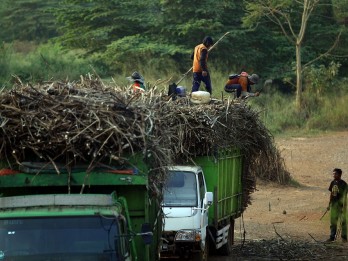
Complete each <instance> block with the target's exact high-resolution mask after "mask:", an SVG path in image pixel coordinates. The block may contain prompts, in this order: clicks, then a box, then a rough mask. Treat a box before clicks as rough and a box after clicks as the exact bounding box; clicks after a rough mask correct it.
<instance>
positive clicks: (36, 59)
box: [0, 44, 103, 86]
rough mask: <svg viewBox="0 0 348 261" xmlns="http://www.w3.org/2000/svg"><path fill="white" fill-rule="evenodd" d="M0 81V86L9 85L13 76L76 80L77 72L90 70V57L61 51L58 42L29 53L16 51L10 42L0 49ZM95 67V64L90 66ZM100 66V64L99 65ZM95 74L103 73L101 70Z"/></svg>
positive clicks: (27, 79) (77, 77)
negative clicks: (84, 57)
mask: <svg viewBox="0 0 348 261" xmlns="http://www.w3.org/2000/svg"><path fill="white" fill-rule="evenodd" d="M0 52H1V53H2V54H3V56H2V55H1V56H0V57H4V59H7V61H6V62H3V60H2V59H0V72H1V74H0V81H1V82H2V85H3V86H11V85H12V83H11V77H12V75H17V76H18V77H19V78H21V79H22V81H24V82H25V81H31V82H38V81H47V80H52V79H53V80H57V79H58V80H64V79H69V80H76V79H79V77H80V75H84V74H86V73H88V72H91V71H93V68H91V66H93V60H92V59H89V60H86V59H82V58H80V55H79V54H78V53H77V52H76V51H74V52H73V51H68V52H67V51H64V50H62V49H61V47H59V46H58V45H52V44H45V45H41V46H39V47H38V48H37V49H36V50H35V51H33V52H31V53H29V54H23V53H18V52H15V51H14V50H13V48H12V46H10V45H5V44H3V46H2V47H1V49H0ZM93 67H94V66H93ZM98 68H99V67H98ZM97 73H99V74H101V75H102V76H103V74H102V71H101V70H97Z"/></svg>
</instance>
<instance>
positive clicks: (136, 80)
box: [127, 71, 145, 93]
mask: <svg viewBox="0 0 348 261" xmlns="http://www.w3.org/2000/svg"><path fill="white" fill-rule="evenodd" d="M127 79H128V80H129V81H130V82H132V87H133V93H143V92H145V85H144V77H143V76H142V75H141V74H140V73H138V72H137V71H135V72H133V73H132V75H131V76H129V77H127Z"/></svg>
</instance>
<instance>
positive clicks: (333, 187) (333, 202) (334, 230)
mask: <svg viewBox="0 0 348 261" xmlns="http://www.w3.org/2000/svg"><path fill="white" fill-rule="evenodd" d="M332 175H333V178H334V179H333V181H331V183H330V187H329V191H330V192H331V193H330V202H329V206H328V210H330V223H331V224H330V238H329V239H328V240H327V241H328V242H329V241H334V240H335V239H336V238H337V236H338V235H339V229H341V238H342V241H343V242H347V183H346V182H345V181H344V180H342V179H341V176H342V170H341V169H338V168H335V169H334V170H333V173H332ZM339 221H340V223H338V222H339Z"/></svg>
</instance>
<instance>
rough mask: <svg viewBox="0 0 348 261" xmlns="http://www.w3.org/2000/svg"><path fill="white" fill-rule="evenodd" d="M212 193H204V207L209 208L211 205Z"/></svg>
mask: <svg viewBox="0 0 348 261" xmlns="http://www.w3.org/2000/svg"><path fill="white" fill-rule="evenodd" d="M213 199H214V196H213V192H205V196H204V205H205V206H210V205H212V204H213Z"/></svg>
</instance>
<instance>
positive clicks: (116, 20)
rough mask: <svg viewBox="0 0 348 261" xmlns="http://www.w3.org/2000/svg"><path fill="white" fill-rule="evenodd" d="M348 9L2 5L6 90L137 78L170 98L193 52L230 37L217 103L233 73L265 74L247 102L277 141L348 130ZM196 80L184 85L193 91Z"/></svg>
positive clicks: (234, 4) (325, 5)
mask: <svg viewBox="0 0 348 261" xmlns="http://www.w3.org/2000/svg"><path fill="white" fill-rule="evenodd" d="M273 5H274V6H273ZM347 6H348V5H347V0H344V1H336V0H323V1H314V0H304V1H288V0H276V1H261V0H258V1H251V0H250V1H249V0H238V1H211V0H203V1H200V3H199V5H197V3H196V2H195V1H193V2H190V3H189V2H187V1H159V0H146V1H131V2H129V1H126V0H120V1H107V0H105V1H94V0H91V1H85V0H78V1H76V0H64V1H59V2H57V1H54V0H48V1H44V0H18V1H15V2H13V1H11V0H3V1H1V3H0V26H1V28H2V30H1V32H0V88H11V87H12V85H13V83H14V81H16V80H18V79H20V80H21V81H23V82H29V81H30V82H34V83H35V82H43V81H51V80H60V81H77V80H79V79H80V76H81V75H86V74H88V73H90V74H94V75H98V76H99V77H101V78H102V79H103V80H104V81H106V82H108V81H112V82H114V83H116V84H117V85H121V86H122V85H127V84H129V82H128V81H127V79H126V77H127V76H130V75H131V74H132V72H133V71H139V72H140V73H141V74H142V75H143V76H144V77H145V80H146V83H147V86H148V87H156V88H162V89H163V90H165V91H166V90H167V88H168V85H169V84H170V83H173V82H177V81H178V80H179V79H180V78H181V77H182V75H183V74H184V73H185V72H187V70H188V69H189V68H190V67H191V65H192V62H191V60H190V54H191V52H192V50H193V48H194V46H195V45H197V44H199V43H200V42H201V41H202V39H203V37H204V36H206V35H211V36H212V37H213V38H214V39H215V41H216V40H217V39H219V38H220V37H221V36H222V35H223V34H224V33H226V32H230V33H229V34H228V35H227V36H226V37H225V38H224V39H223V40H222V41H221V42H220V43H219V45H218V46H217V47H216V48H215V49H214V50H213V51H212V52H211V54H209V70H210V72H211V77H212V83H213V97H214V98H218V99H220V98H222V97H223V98H226V97H228V96H230V94H228V93H225V92H224V91H223V87H224V85H225V82H226V80H227V77H228V75H229V74H231V73H239V72H241V71H243V70H244V71H247V72H248V73H250V74H251V73H257V74H259V75H260V76H261V82H260V83H259V84H258V85H257V86H255V87H254V91H261V95H260V96H259V97H257V98H251V99H249V101H248V103H249V104H250V105H251V106H253V107H255V108H256V109H258V110H259V111H260V117H261V119H262V121H263V122H264V123H265V125H266V126H267V127H268V128H269V130H270V131H271V132H272V133H273V134H274V135H280V134H282V133H284V132H294V133H299V132H306V133H315V132H317V131H318V132H320V131H330V130H344V129H347V127H348V110H347V109H346V107H347V106H346V104H347V99H348V78H347V72H348V57H347V50H348V49H347V46H348V44H347V42H348V26H347V17H348V9H347ZM178 10H179V11H178ZM269 10H273V11H274V12H271V13H268V11H269ZM178 12H180V16H178ZM132 14H137V15H132ZM201 14H204V15H201ZM231 14H233V16H231ZM303 14H305V17H307V18H308V19H305V21H303ZM277 15H279V16H277ZM270 18H271V19H270ZM284 19H285V20H284ZM274 21H277V23H274ZM283 24H286V25H289V26H290V27H289V28H282V27H281V25H283ZM279 25H280V27H279ZM282 29H283V30H282ZM289 30H290V31H289ZM293 39H297V40H299V39H300V40H301V46H300V48H298V46H295V43H294V40H293ZM299 54H301V56H300V57H299ZM191 78H192V74H191V73H188V74H187V77H185V78H184V79H183V80H182V81H181V82H180V85H182V86H184V87H186V88H187V89H188V91H190V88H191ZM270 80H271V82H270ZM266 83H267V84H266ZM299 104H300V106H299Z"/></svg>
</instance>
